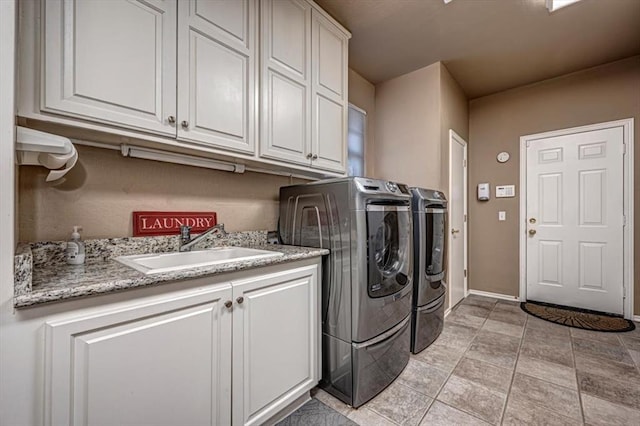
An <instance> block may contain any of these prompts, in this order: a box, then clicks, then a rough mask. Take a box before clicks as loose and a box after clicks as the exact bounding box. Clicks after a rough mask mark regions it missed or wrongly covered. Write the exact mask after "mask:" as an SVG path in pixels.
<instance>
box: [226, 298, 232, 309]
mask: <svg viewBox="0 0 640 426" xmlns="http://www.w3.org/2000/svg"><path fill="white" fill-rule="evenodd" d="M232 306H233V302H232V301H231V300H227V301H226V302H224V307H225V308H227V309H231V307H232Z"/></svg>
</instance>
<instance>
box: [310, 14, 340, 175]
mask: <svg viewBox="0 0 640 426" xmlns="http://www.w3.org/2000/svg"><path fill="white" fill-rule="evenodd" d="M312 25H313V27H312V31H313V36H312V40H313V49H312V51H313V59H312V63H313V79H312V80H313V103H312V107H311V108H312V117H313V119H312V132H313V133H312V150H311V151H312V153H313V163H312V165H313V167H315V168H320V169H324V170H329V171H333V172H338V173H344V172H345V171H346V157H347V143H346V141H347V112H348V99H347V43H348V38H347V36H346V35H345V34H344V33H343V32H342V31H340V30H339V29H338V28H337V27H336V26H335V25H334V24H333V23H331V22H330V21H329V20H328V19H327V18H325V17H324V16H322V15H321V14H320V13H318V12H316V11H315V10H314V11H313V23H312Z"/></svg>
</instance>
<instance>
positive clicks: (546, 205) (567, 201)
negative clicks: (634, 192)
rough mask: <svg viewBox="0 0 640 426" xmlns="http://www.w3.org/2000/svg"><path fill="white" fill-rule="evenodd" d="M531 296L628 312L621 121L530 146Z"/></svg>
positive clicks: (529, 275) (528, 200)
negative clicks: (626, 301) (624, 297)
mask: <svg viewBox="0 0 640 426" xmlns="http://www.w3.org/2000/svg"><path fill="white" fill-rule="evenodd" d="M526 150H527V152H526V158H527V172H526V182H527V183H526V214H527V217H526V219H525V220H526V222H527V236H526V238H527V244H526V250H527V253H526V259H527V261H526V276H527V299H529V300H535V301H541V302H547V303H554V304H558V305H565V306H573V307H578V308H585V309H591V310H596V311H602V312H610V313H615V314H622V313H623V302H624V300H623V294H624V290H623V282H624V273H623V271H624V269H623V258H624V246H623V237H624V234H623V232H624V204H623V202H624V200H623V194H624V174H623V170H624V157H623V156H624V143H623V128H622V127H612V128H608V129H601V130H593V131H584V132H579V133H573V134H567V135H563V136H557V137H549V138H544V139H538V140H532V141H529V142H528V143H527V148H526Z"/></svg>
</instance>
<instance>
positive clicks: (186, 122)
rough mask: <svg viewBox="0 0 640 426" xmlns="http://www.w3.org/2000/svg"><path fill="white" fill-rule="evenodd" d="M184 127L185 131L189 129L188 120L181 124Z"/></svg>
mask: <svg viewBox="0 0 640 426" xmlns="http://www.w3.org/2000/svg"><path fill="white" fill-rule="evenodd" d="M180 124H181V125H182V128H183V129H188V128H189V122H188V121H187V120H182V123H180Z"/></svg>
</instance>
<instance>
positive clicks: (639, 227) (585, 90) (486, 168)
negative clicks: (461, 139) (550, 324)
mask: <svg viewBox="0 0 640 426" xmlns="http://www.w3.org/2000/svg"><path fill="white" fill-rule="evenodd" d="M630 117H633V118H635V129H634V133H635V140H636V143H635V149H634V151H635V157H634V161H635V183H634V185H635V188H636V191H635V193H636V194H638V190H637V189H638V188H640V148H639V147H638V143H637V141H638V139H639V138H640V56H636V57H633V58H629V59H626V60H623V61H618V62H614V63H611V64H607V65H604V66H600V67H596V68H592V69H589V70H585V71H581V72H579V73H574V74H570V75H567V76H563V77H560V78H556V79H553V80H548V81H544V82H540V83H537V84H535V85H530V86H526V87H522V88H518V89H513V90H509V91H506V92H502V93H498V94H495V95H491V96H486V97H483V98H479V99H475V100H473V101H471V102H470V107H469V133H470V139H471V140H470V143H469V189H470V197H469V198H470V203H469V206H470V211H469V214H470V217H469V219H470V223H469V231H470V240H469V259H470V265H469V287H470V288H472V289H476V290H483V291H490V292H495V293H503V294H508V295H513V296H517V295H518V285H519V284H518V281H519V272H518V270H519V269H518V268H519V266H518V262H519V259H518V250H519V248H518V216H519V198H518V197H516V198H510V199H500V200H496V199H495V198H493V197H492V199H491V201H489V202H485V203H480V202H478V201H477V200H476V197H475V188H476V186H477V185H478V183H481V182H489V183H490V184H491V188H492V189H493V188H494V187H495V185H496V184H515V185H518V184H519V179H520V177H519V140H520V136H523V135H527V134H532V133H541V132H546V131H550V130H557V129H563V128H569V127H575V126H581V125H586V124H593V123H599V122H605V121H612V120H618V119H623V118H630ZM500 151H507V152H509V153H510V154H511V160H509V162H508V163H506V164H498V163H497V162H496V159H495V157H496V154H498V153H499V152H500ZM516 187H517V188H518V186H516ZM519 189H520V188H518V189H517V190H516V194H519ZM499 210H505V211H506V212H507V220H506V221H505V222H498V220H497V215H498V211H499ZM634 225H635V229H636V232H635V240H634V243H635V244H634V245H635V247H636V249H635V260H634V264H635V277H634V283H635V290H634V292H635V313H636V315H637V314H639V313H640V250H639V249H638V248H639V247H640V238H639V237H640V208H638V203H637V200H636V209H635V218H634Z"/></svg>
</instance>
